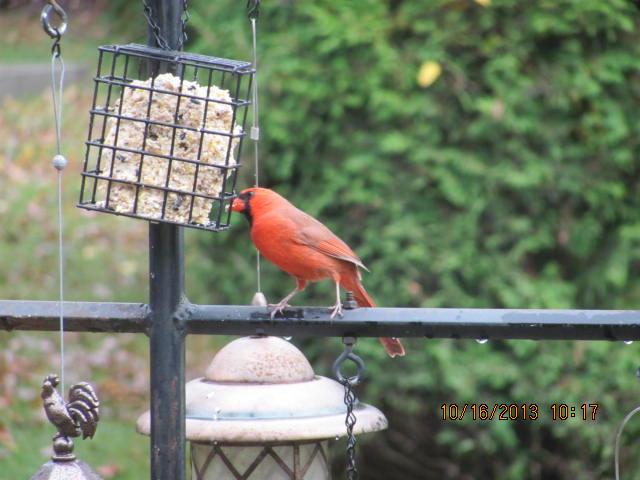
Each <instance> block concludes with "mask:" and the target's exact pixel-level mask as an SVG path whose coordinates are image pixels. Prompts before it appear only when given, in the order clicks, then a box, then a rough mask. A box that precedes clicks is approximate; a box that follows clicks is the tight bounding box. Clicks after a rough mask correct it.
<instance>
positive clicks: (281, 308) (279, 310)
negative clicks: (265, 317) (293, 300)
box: [267, 302, 291, 320]
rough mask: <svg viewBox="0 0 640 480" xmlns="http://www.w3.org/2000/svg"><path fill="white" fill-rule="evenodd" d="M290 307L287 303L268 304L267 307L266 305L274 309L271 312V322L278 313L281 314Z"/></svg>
mask: <svg viewBox="0 0 640 480" xmlns="http://www.w3.org/2000/svg"><path fill="white" fill-rule="evenodd" d="M290 306H291V305H289V304H288V303H287V302H280V303H270V304H269V305H267V307H274V309H273V311H272V312H271V320H273V319H274V318H275V316H276V315H277V314H278V313H282V312H283V311H284V309H285V308H287V307H290Z"/></svg>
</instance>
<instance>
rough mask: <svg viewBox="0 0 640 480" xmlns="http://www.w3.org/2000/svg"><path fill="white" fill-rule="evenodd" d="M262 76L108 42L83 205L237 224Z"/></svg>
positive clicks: (213, 61) (242, 66)
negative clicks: (255, 85)
mask: <svg viewBox="0 0 640 480" xmlns="http://www.w3.org/2000/svg"><path fill="white" fill-rule="evenodd" d="M253 73H254V69H253V66H252V64H251V63H248V62H242V61H235V60H227V59H222V58H215V57H208V56H204V55H198V54H191V53H184V52H177V51H167V50H162V49H159V48H154V47H149V46H144V45H136V44H131V45H125V46H117V45H110V46H103V47H100V48H99V59H98V68H97V74H96V77H95V89H94V95H93V104H92V107H91V111H90V122H89V133H88V137H87V142H86V154H85V159H84V167H83V172H82V185H81V190H80V201H79V203H78V206H79V207H81V208H85V209H89V210H97V211H101V212H108V213H113V214H117V215H125V216H128V217H134V218H141V219H145V220H149V221H153V222H165V223H172V224H177V225H182V226H187V227H193V228H200V229H204V230H213V231H219V230H224V229H226V228H228V227H229V223H230V211H228V209H227V208H226V206H227V205H228V204H229V203H230V201H231V200H232V199H233V193H234V187H235V180H236V171H237V169H238V167H239V162H238V160H237V159H238V158H239V157H240V153H241V144H242V139H243V137H244V136H245V129H244V125H245V121H246V116H247V111H248V105H249V104H250V101H249V100H248V99H249V93H250V89H251V83H252V78H253Z"/></svg>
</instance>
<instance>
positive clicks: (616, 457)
mask: <svg viewBox="0 0 640 480" xmlns="http://www.w3.org/2000/svg"><path fill="white" fill-rule="evenodd" d="M638 411H640V406H638V407H636V408H634V409H633V410H631V411H630V412H629V413H628V414H627V416H626V417H624V420H622V423H621V424H620V428H619V429H618V433H617V434H616V443H615V451H614V465H615V475H616V477H615V479H616V480H620V438H621V437H622V430H624V427H625V426H626V425H627V423H628V422H629V420H631V417H633V416H634V415H635V414H636V413H637V412H638Z"/></svg>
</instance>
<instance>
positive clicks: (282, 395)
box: [137, 337, 387, 443]
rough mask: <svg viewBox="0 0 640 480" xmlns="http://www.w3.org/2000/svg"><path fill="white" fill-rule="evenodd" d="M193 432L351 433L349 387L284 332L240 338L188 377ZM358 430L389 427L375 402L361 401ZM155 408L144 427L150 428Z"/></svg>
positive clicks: (224, 436) (252, 435) (228, 438)
mask: <svg viewBox="0 0 640 480" xmlns="http://www.w3.org/2000/svg"><path fill="white" fill-rule="evenodd" d="M185 393H186V438H187V440H191V441H198V442H216V441H218V442H230V443H243V442H271V441H290V440H311V439H322V438H335V437H337V436H343V435H345V434H346V429H345V415H346V411H347V410H346V406H345V404H344V387H343V386H342V385H341V384H339V383H338V382H336V381H335V380H332V379H329V378H326V377H322V376H318V375H315V374H314V372H313V369H312V368H311V365H310V364H309V362H308V360H307V359H306V358H305V356H304V355H303V354H302V352H300V350H298V349H297V348H296V347H295V346H294V345H293V344H291V343H290V342H287V341H286V340H284V339H282V338H278V337H246V338H240V339H237V340H234V341H233V342H231V343H230V344H228V345H227V346H225V347H224V348H223V349H221V350H220V351H219V352H218V354H217V355H216V356H215V357H214V359H213V361H212V362H211V364H210V365H209V368H208V369H207V371H206V375H205V377H202V378H198V379H195V380H192V381H190V382H188V383H187V384H186V386H185ZM353 413H354V414H355V415H356V419H357V421H356V424H355V428H354V433H356V434H358V433H365V432H373V431H377V430H384V429H385V428H387V419H386V418H385V416H384V415H383V414H382V412H380V410H378V409H377V408H375V407H372V406H370V405H366V404H364V403H360V402H359V401H358V402H356V405H355V408H354V412H353ZM150 428H151V426H150V414H149V412H146V413H145V414H143V415H142V416H141V417H140V418H139V419H138V424H137V429H138V432H140V433H143V434H145V435H148V434H149V432H150Z"/></svg>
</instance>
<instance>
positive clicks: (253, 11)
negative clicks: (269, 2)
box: [247, 0, 260, 20]
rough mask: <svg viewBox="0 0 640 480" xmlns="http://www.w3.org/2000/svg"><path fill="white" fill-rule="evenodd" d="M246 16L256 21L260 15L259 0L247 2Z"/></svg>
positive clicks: (248, 0)
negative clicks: (247, 10) (247, 11)
mask: <svg viewBox="0 0 640 480" xmlns="http://www.w3.org/2000/svg"><path fill="white" fill-rule="evenodd" d="M247 8H248V9H249V13H248V16H249V18H250V19H252V20H257V19H258V16H259V15H260V0H247Z"/></svg>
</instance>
